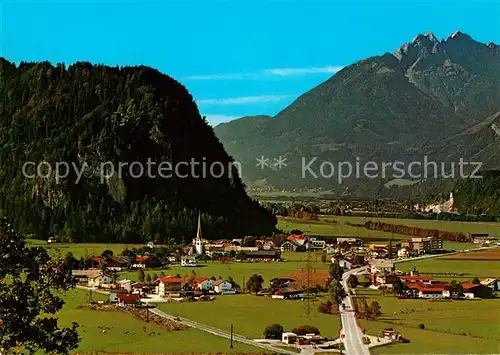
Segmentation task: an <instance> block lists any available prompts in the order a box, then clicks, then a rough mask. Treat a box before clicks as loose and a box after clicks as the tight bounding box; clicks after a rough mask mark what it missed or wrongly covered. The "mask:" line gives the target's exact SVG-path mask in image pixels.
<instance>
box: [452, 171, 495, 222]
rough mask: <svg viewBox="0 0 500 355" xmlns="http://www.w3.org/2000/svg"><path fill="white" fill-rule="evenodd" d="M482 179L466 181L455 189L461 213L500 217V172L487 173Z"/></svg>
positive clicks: (461, 182)
mask: <svg viewBox="0 0 500 355" xmlns="http://www.w3.org/2000/svg"><path fill="white" fill-rule="evenodd" d="M481 176H482V179H464V180H461V181H459V183H458V184H457V186H456V187H455V189H454V196H455V205H456V207H457V209H458V210H459V212H460V213H464V214H472V215H480V214H483V213H484V214H486V215H495V216H500V171H499V170H497V171H485V172H483V173H481Z"/></svg>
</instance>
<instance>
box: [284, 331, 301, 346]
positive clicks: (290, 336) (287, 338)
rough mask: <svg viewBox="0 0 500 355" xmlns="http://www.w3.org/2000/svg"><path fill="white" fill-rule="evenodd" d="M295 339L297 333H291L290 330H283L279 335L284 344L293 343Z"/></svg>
mask: <svg viewBox="0 0 500 355" xmlns="http://www.w3.org/2000/svg"><path fill="white" fill-rule="evenodd" d="M296 341H297V334H295V333H292V332H284V333H283V334H282V335H281V342H283V343H285V344H295V342H296Z"/></svg>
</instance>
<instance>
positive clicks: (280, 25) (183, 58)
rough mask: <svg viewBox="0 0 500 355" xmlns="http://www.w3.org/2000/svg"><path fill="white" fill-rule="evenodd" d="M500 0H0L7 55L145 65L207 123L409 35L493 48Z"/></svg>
mask: <svg viewBox="0 0 500 355" xmlns="http://www.w3.org/2000/svg"><path fill="white" fill-rule="evenodd" d="M499 4H500V2H498V1H481V0H475V1H460V0H458V1H439V0H434V1H426V2H425V1H411V0H400V1H395V0H394V1H375V0H374V1H369V0H365V1H357V0H351V1H347V0H346V1H333V0H330V1H326V0H325V1H319V0H316V1H314V0H300V1H293V0H288V1H259V0H252V1H247V0H232V1H210V0H196V1H195V0H191V1H190V0H183V1H182V0H177V1H173V0H172V1H167V0H164V1H107V2H106V1H98V0H95V1H87V0H80V1H62V0H59V1H36V0H32V1H22V0H16V1H5V0H0V11H1V17H0V20H1V27H0V28H1V43H0V44H1V47H0V52H1V53H0V55H1V56H3V57H5V58H7V59H8V60H11V61H15V62H19V61H40V60H49V61H51V62H53V63H57V62H65V63H68V64H70V63H73V62H75V61H79V60H82V61H89V62H93V63H104V64H108V65H113V66H114V65H134V64H144V65H149V66H152V67H154V68H157V69H158V70H160V71H162V72H164V73H166V74H169V75H171V76H173V77H174V78H176V79H177V80H179V81H181V82H182V83H183V84H184V85H186V87H187V88H188V89H189V91H190V92H191V93H192V94H193V96H194V98H195V100H196V101H197V103H198V106H199V108H200V111H201V113H202V115H205V116H207V117H208V118H209V121H210V122H211V123H212V124H217V123H218V122H221V121H225V120H229V119H232V118H237V117H240V116H245V115H256V114H269V115H274V114H276V113H277V112H279V111H280V110H282V109H283V108H284V107H286V106H287V105H288V104H289V103H291V102H292V101H293V100H294V99H295V98H297V97H298V96H299V95H301V94H302V93H304V92H306V91H307V90H309V89H311V88H313V87H314V86H316V85H318V84H319V83H321V82H322V81H324V80H326V79H328V78H329V77H330V76H332V75H333V74H334V73H335V71H336V70H338V69H339V68H341V67H342V66H345V65H349V64H351V63H353V62H355V61H357V60H359V59H363V58H365V57H368V56H373V55H378V54H382V53H385V52H393V51H394V50H396V49H397V47H399V46H400V45H401V44H403V43H405V42H409V41H411V40H412V38H413V37H414V36H415V35H416V34H418V33H425V32H428V31H432V32H433V33H434V34H435V35H436V36H437V37H438V38H439V39H441V38H445V37H447V36H448V35H449V34H450V33H452V32H453V31H455V30H460V31H462V32H466V33H468V34H470V35H471V36H472V37H473V38H474V39H476V40H478V41H481V42H486V43H487V42H489V41H493V42H496V43H500V24H499V23H500V22H499V21H498V18H499V14H500V5H499Z"/></svg>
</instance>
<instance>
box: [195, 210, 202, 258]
mask: <svg viewBox="0 0 500 355" xmlns="http://www.w3.org/2000/svg"><path fill="white" fill-rule="evenodd" d="M201 237H202V235H201V215H200V214H199V213H198V230H197V231H196V238H195V239H194V243H193V244H194V249H195V251H196V255H202V254H203V242H202V240H201Z"/></svg>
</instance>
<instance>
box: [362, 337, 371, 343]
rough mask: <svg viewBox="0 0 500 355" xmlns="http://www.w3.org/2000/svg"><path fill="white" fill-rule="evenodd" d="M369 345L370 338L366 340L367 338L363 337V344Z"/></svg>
mask: <svg viewBox="0 0 500 355" xmlns="http://www.w3.org/2000/svg"><path fill="white" fill-rule="evenodd" d="M370 343H371V341H370V338H368V337H363V344H365V345H368V344H370Z"/></svg>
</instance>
